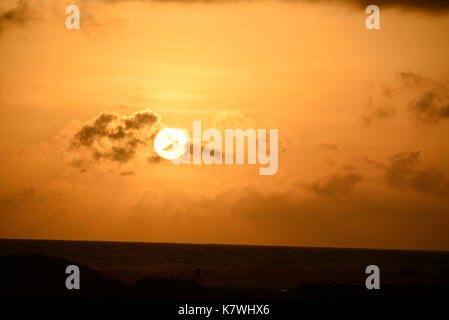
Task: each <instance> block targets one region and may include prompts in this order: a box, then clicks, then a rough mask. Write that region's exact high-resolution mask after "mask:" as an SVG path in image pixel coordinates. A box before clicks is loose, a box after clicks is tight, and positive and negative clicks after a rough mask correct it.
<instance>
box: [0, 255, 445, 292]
mask: <svg viewBox="0 0 449 320" xmlns="http://www.w3.org/2000/svg"><path fill="white" fill-rule="evenodd" d="M70 264H75V265H77V266H78V267H79V268H80V273H81V289H80V290H67V289H66V287H65V280H66V277H67V276H68V275H66V274H65V268H66V267H67V266H68V265H70ZM404 272H405V273H408V274H409V275H410V273H412V275H411V276H416V277H419V276H420V274H418V273H416V274H414V275H413V272H411V271H403V273H404ZM434 276H435V275H434ZM436 276H437V277H438V278H439V279H441V282H440V283H433V284H423V285H383V286H382V287H381V290H370V291H369V290H367V289H366V288H365V287H364V284H363V283H361V284H360V285H352V284H341V283H338V284H337V283H330V282H327V283H303V284H301V285H299V286H298V287H296V288H294V289H289V290H286V291H281V290H275V289H261V288H256V289H251V288H229V287H226V288H224V287H205V286H201V285H200V284H198V282H197V281H195V280H178V279H167V278H152V277H145V278H142V279H139V280H137V281H136V282H134V283H132V284H125V283H123V282H121V281H119V280H117V279H111V278H108V277H105V276H104V275H103V274H102V273H100V272H98V271H96V270H93V269H91V268H88V267H85V266H82V265H80V264H77V263H76V262H74V261H67V260H65V259H61V258H55V257H49V256H44V255H40V254H24V255H5V256H0V283H1V286H0V298H2V299H64V300H65V299H68V300H71V299H94V300H96V299H115V300H147V299H149V300H160V301H164V300H165V301H167V300H178V301H179V300H184V301H195V300H201V301H205V300H208V301H218V300H229V299H243V300H246V299H248V300H264V299H266V300H292V299H305V300H315V299H330V300H342V299H361V300H363V299H369V300H372V299H448V298H449V282H448V279H449V277H448V270H440V271H439V272H438V274H437V275H436Z"/></svg>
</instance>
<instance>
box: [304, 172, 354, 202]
mask: <svg viewBox="0 0 449 320" xmlns="http://www.w3.org/2000/svg"><path fill="white" fill-rule="evenodd" d="M362 180H363V179H362V176H360V175H359V174H357V173H355V172H353V171H352V169H350V168H346V169H344V170H342V171H341V172H336V173H334V174H332V175H330V176H327V177H325V178H322V179H318V180H315V181H314V182H312V183H309V184H306V185H305V187H306V189H308V190H310V191H313V192H314V193H316V194H318V195H321V196H347V195H350V194H351V193H352V192H353V190H354V188H355V186H356V184H357V183H359V182H361V181H362Z"/></svg>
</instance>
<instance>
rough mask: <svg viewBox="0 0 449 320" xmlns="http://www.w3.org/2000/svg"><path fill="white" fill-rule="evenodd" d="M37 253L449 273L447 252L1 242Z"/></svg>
mask: <svg viewBox="0 0 449 320" xmlns="http://www.w3.org/2000/svg"><path fill="white" fill-rule="evenodd" d="M28 253H37V254H42V255H47V256H52V257H59V258H63V259H66V260H68V261H73V262H76V263H79V264H81V265H84V266H87V267H90V268H92V269H96V270H121V271H154V270H170V271H185V270H196V269H200V270H221V271H230V272H232V271H270V272H287V271H328V272H342V271H343V272H360V270H364V268H366V266H368V265H371V264H374V265H377V266H380V267H381V269H382V271H387V272H405V271H410V272H439V271H444V272H447V271H448V270H449V252H448V251H411V250H379V249H350V248H318V247H282V246H253V245H218V244H183V243H143V242H102V241H59V240H16V239H14V240H13V239H0V255H8V254H28Z"/></svg>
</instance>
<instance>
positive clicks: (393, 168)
mask: <svg viewBox="0 0 449 320" xmlns="http://www.w3.org/2000/svg"><path fill="white" fill-rule="evenodd" d="M420 155H421V152H420V151H417V152H401V153H397V154H395V155H393V156H391V157H390V159H389V160H390V163H389V165H388V166H387V167H386V169H385V181H386V183H387V185H388V186H390V187H393V188H398V189H403V188H409V189H412V190H415V191H418V192H424V193H436V194H438V193H447V192H448V188H447V182H446V181H445V176H444V173H443V172H442V171H440V170H439V169H437V168H434V167H429V166H423V165H422V164H421V162H420V160H419V157H420Z"/></svg>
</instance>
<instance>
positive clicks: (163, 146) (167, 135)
mask: <svg viewBox="0 0 449 320" xmlns="http://www.w3.org/2000/svg"><path fill="white" fill-rule="evenodd" d="M186 145H187V137H186V135H185V134H184V133H183V132H182V131H181V130H179V129H174V128H167V129H164V130H161V131H160V132H159V133H158V134H157V136H156V138H155V139H154V150H155V151H156V152H157V154H158V155H160V156H161V157H162V158H164V159H167V160H175V159H178V158H179V157H181V156H183V155H184V153H185V152H186Z"/></svg>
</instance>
